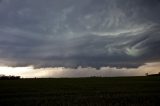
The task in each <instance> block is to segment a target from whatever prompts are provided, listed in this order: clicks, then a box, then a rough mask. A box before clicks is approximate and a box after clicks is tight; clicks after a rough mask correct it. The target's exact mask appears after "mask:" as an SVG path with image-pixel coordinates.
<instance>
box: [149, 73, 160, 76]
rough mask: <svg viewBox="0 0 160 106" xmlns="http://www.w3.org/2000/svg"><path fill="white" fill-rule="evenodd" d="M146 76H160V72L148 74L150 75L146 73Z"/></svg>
mask: <svg viewBox="0 0 160 106" xmlns="http://www.w3.org/2000/svg"><path fill="white" fill-rule="evenodd" d="M146 76H160V72H159V73H158V74H148V73H146Z"/></svg>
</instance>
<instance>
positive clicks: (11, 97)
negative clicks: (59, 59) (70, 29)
mask: <svg viewBox="0 0 160 106" xmlns="http://www.w3.org/2000/svg"><path fill="white" fill-rule="evenodd" d="M159 104H160V77H113V78H96V77H95V78H44V79H42V78H41V79H20V80H0V106H6V105H9V106H11V105H12V106H53V105H57V106H82V105H83V106H158V105H159Z"/></svg>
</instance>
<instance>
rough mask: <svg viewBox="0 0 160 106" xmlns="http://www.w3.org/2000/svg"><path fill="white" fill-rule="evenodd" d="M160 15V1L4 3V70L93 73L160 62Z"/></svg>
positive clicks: (0, 47)
mask: <svg viewBox="0 0 160 106" xmlns="http://www.w3.org/2000/svg"><path fill="white" fill-rule="evenodd" d="M159 11H160V2H159V0H152V1H150V0H134V1H130V0H122V1H119V0H112V1H111V0H101V1H97V0H85V1H80V0H79V1H75V0H62V1H58V0H34V1H33V0H25V1H22V0H14V1H13V0H2V1H1V2H0V14H1V15H0V16H1V17H0V64H1V65H6V66H15V67H20V66H29V65H32V66H33V67H34V68H43V67H68V68H77V67H79V66H82V67H93V70H94V68H101V67H105V66H109V67H121V68H122V67H126V68H129V67H132V68H134V67H139V66H141V65H144V64H145V63H147V62H155V61H159V60H160V55H159V54H160V49H159V46H160V20H159V19H160V15H159ZM155 51H156V52H155Z"/></svg>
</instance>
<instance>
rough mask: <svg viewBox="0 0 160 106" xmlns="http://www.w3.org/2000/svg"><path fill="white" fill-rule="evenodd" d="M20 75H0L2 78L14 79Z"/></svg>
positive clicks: (0, 78)
mask: <svg viewBox="0 0 160 106" xmlns="http://www.w3.org/2000/svg"><path fill="white" fill-rule="evenodd" d="M20 78H21V77H20V76H12V75H9V76H6V75H0V80H14V79H20Z"/></svg>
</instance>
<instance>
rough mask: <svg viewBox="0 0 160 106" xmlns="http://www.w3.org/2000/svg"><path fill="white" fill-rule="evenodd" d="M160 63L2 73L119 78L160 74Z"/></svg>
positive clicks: (13, 69) (7, 72)
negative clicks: (134, 66) (137, 65)
mask: <svg viewBox="0 0 160 106" xmlns="http://www.w3.org/2000/svg"><path fill="white" fill-rule="evenodd" d="M159 69H160V62H154V63H146V64H145V65H142V66H140V67H138V68H116V67H101V68H100V69H96V68H92V67H86V68H83V67H78V68H65V67H55V68H52V67H50V68H40V69H34V68H33V66H28V67H1V68H0V72H1V73H3V74H5V75H19V76H21V77H23V78H35V77H36V78H39V77H40V78H42V77H43V78H61V77H67V78H70V77H93V76H94V77H117V76H118V77H119V76H144V75H146V73H148V74H155V73H159V71H160V70H159Z"/></svg>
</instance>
